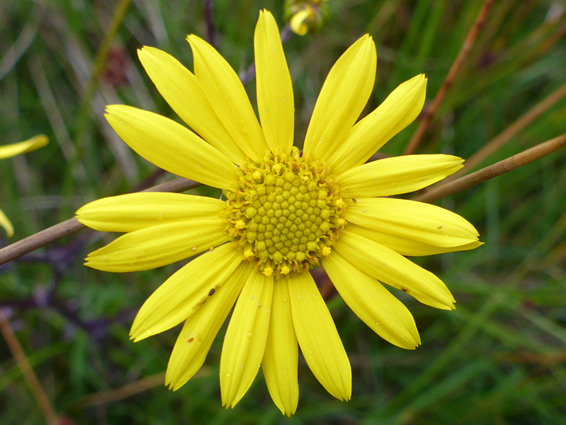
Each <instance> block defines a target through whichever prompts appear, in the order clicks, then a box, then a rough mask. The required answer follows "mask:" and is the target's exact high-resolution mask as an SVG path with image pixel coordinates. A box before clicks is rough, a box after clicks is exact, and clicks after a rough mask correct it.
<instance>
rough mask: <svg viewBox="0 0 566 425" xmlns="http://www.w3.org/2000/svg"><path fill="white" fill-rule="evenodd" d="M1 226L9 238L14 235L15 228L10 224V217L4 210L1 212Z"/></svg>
mask: <svg viewBox="0 0 566 425" xmlns="http://www.w3.org/2000/svg"><path fill="white" fill-rule="evenodd" d="M0 226H1V227H3V228H4V230H5V231H6V235H7V236H8V237H9V238H11V237H12V236H13V235H14V226H12V223H10V220H8V217H6V214H4V212H3V211H2V210H0Z"/></svg>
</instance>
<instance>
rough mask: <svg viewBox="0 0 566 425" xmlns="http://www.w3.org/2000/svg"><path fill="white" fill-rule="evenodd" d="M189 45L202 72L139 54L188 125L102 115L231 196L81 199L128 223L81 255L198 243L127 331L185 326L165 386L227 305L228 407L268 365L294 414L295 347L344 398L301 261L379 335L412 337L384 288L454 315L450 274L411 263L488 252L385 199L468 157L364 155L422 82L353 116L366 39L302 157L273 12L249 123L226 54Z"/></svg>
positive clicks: (363, 93) (365, 95)
mask: <svg viewBox="0 0 566 425" xmlns="http://www.w3.org/2000/svg"><path fill="white" fill-rule="evenodd" d="M188 42H189V44H190V46H191V48H192V51H193V56H194V74H193V73H192V72H190V71H189V70H188V69H186V68H185V67H184V66H182V65H181V64H180V63H179V62H178V61H177V60H175V59H174V58H173V57H171V56H170V55H168V54H167V53H165V52H163V51H161V50H158V49H155V48H151V47H144V48H142V49H141V50H140V51H139V57H140V60H141V62H142V64H143V66H144V68H145V69H146V71H147V73H148V74H149V76H150V78H151V79H152V81H153V82H154V83H155V85H156V87H157V89H158V90H159V92H160V93H161V94H162V95H163V97H164V98H165V100H167V102H168V103H169V105H171V107H172V108H173V109H174V110H175V111H176V112H177V114H178V115H179V116H180V117H181V118H182V119H183V120H184V121H185V123H186V124H187V125H188V126H189V127H191V128H192V130H193V131H194V132H193V131H191V130H189V129H187V128H186V127H184V126H182V125H180V124H177V123H176V122H174V121H172V120H170V119H167V118H165V117H162V116H160V115H157V114H154V113H151V112H147V111H142V110H139V109H136V108H132V107H129V106H122V105H113V106H109V107H108V109H107V115H106V117H107V119H108V122H109V123H110V124H111V125H112V127H113V128H114V129H115V130H116V132H117V133H118V134H119V135H120V136H121V137H122V139H123V140H124V141H125V142H126V143H127V144H128V145H129V146H130V147H131V148H132V149H134V150H135V151H136V152H138V153H139V154H140V155H142V156H143V157H144V158H146V159H148V160H149V161H151V162H153V163H154V164H156V165H158V166H159V167H161V168H164V169H165V170H168V171H170V172H172V173H174V174H177V175H179V176H182V177H187V178H190V179H193V180H197V181H199V182H202V183H204V184H207V185H210V186H213V187H217V188H220V189H222V190H223V193H224V196H225V200H218V199H212V198H209V197H201V196H193V195H183V194H173V193H136V194H129V195H122V196H117V197H112V198H106V199H101V200H98V201H95V202H92V203H90V204H87V205H86V206H84V207H82V208H81V209H79V210H78V212H77V218H78V219H79V220H80V221H81V222H82V223H83V224H85V225H87V226H89V227H92V228H94V229H97V230H100V231H116V232H125V233H126V234H125V235H123V236H121V237H119V238H118V239H116V240H115V241H114V242H112V243H110V244H109V245H107V246H105V247H103V248H101V249H99V250H97V251H95V252H92V253H90V254H89V255H88V257H87V259H86V264H87V265H88V266H90V267H93V268H96V269H100V270H107V271H115V272H126V271H134V270H146V269H151V268H155V267H159V266H162V265H165V264H170V263H173V262H175V261H179V260H181V259H184V258H188V257H192V256H196V255H197V254H200V253H203V254H202V255H200V256H196V257H195V258H193V259H192V261H190V262H189V263H188V264H187V265H185V266H184V267H182V268H181V269H180V270H179V271H177V272H176V273H175V274H173V275H172V276H171V277H170V278H169V279H167V280H166V281H165V282H164V283H163V284H162V285H161V286H160V287H159V288H158V289H157V290H156V291H155V292H154V293H153V294H152V295H151V296H150V297H149V298H148V300H147V301H146V302H145V303H144V305H143V306H142V307H141V309H140V311H139V313H138V315H137V316H136V319H135V320H134V324H133V326H132V329H131V337H132V338H133V339H134V341H139V340H141V339H144V338H147V337H149V336H152V335H155V334H157V333H160V332H163V331H165V330H168V329H170V328H172V327H173V326H176V325H178V324H179V323H181V322H184V326H183V328H182V330H181V332H180V334H179V337H178V339H177V342H176V344H175V347H174V348H173V352H172V354H171V358H170V360H169V364H168V367H167V374H166V383H167V384H168V385H169V386H170V387H171V388H172V389H174V390H176V389H178V388H179V387H181V386H182V385H184V384H185V383H186V382H187V381H188V380H189V379H190V378H191V377H192V376H193V375H194V374H195V373H196V372H197V371H198V369H199V368H200V367H201V366H202V364H203V363H204V361H205V357H206V355H207V352H208V350H209V348H210V346H211V344H212V341H213V339H214V338H215V336H216V334H217V333H218V331H219V329H220V327H221V326H222V323H223V322H224V321H225V319H226V317H227V316H228V314H229V312H230V311H231V309H232V307H233V306H234V305H235V307H234V311H233V314H232V317H231V319H230V323H229V325H228V329H227V331H226V336H225V338H224V344H223V348H222V355H221V361H220V386H221V394H222V402H223V405H225V406H230V407H234V406H235V405H236V404H237V403H238V401H239V400H240V399H241V398H242V397H243V396H244V394H245V393H246V391H247V390H248V388H249V387H250V385H251V384H252V382H253V380H254V379H255V376H256V375H257V373H258V371H259V368H260V366H261V367H262V369H263V373H264V376H265V379H266V382H267V386H268V389H269V392H270V394H271V397H272V398H273V401H274V402H275V404H276V405H277V407H278V408H279V409H280V410H281V412H282V413H284V414H287V415H291V414H292V413H294V412H295V410H296V407H297V402H298V394H299V390H298V382H297V368H298V348H299V347H300V349H301V352H302V353H303V356H304V358H305V360H306V362H307V364H308V366H309V368H310V369H311V371H312V372H313V374H314V375H315V376H316V378H317V379H318V380H319V381H320V383H321V384H322V385H323V386H324V387H325V388H326V389H327V390H328V392H330V394H332V395H333V396H334V397H336V398H338V399H341V400H349V399H350V397H351V385H352V382H351V381H352V376H351V368H350V363H349V360H348V357H347V355H346V352H345V350H344V347H343V345H342V342H341V340H340V337H339V335H338V332H337V330H336V327H335V325H334V322H333V320H332V317H331V315H330V313H329V311H328V309H327V307H326V305H325V303H324V300H323V299H322V296H321V295H320V292H319V291H318V288H317V286H316V284H315V282H314V280H313V278H312V277H311V274H310V273H309V270H310V269H312V268H314V267H317V266H320V265H322V266H323V267H324V268H325V270H326V272H327V273H328V275H329V276H330V279H331V280H332V282H333V283H334V285H335V287H336V289H337V290H338V292H339V294H340V295H341V296H342V298H343V299H344V300H345V302H346V303H347V304H348V305H349V306H350V307H351V309H352V310H353V311H354V312H355V313H356V314H357V315H358V316H359V317H360V318H361V319H362V320H363V321H364V322H365V323H366V324H367V325H368V326H369V327H370V328H371V329H373V330H374V331H375V332H376V333H378V334H379V335H380V336H382V337H383V338H384V339H386V340H387V341H389V342H391V343H392V344H395V345H397V346H399V347H402V348H406V349H414V348H415V347H416V346H417V345H419V344H420V339H419V334H418V331H417V328H416V325H415V322H414V320H413V318H412V316H411V313H410V312H409V311H408V309H407V308H406V307H405V306H404V305H403V304H402V303H401V302H400V301H399V300H398V299H397V298H396V297H395V296H394V295H393V294H392V293H391V292H389V290H388V289H386V288H385V286H383V285H382V283H380V282H383V283H385V284H387V285H389V286H391V287H393V288H396V289H399V290H401V291H404V292H406V293H408V294H409V295H412V296H413V297H415V298H416V299H417V300H419V301H420V302H422V303H424V304H427V305H430V306H433V307H436V308H441V309H452V308H453V303H454V298H453V297H452V295H451V294H450V291H449V290H448V289H447V288H446V286H445V285H444V283H442V281H441V280H440V279H438V278H437V277H436V276H435V275H433V274H432V273H430V272H428V271H426V270H424V269H423V268H421V267H419V266H417V265H416V264H414V263H413V262H411V261H410V260H408V259H407V258H406V257H405V256H419V255H430V254H437V253H442V252H449V251H457V250H463V249H472V248H475V247H477V246H479V245H480V243H479V242H478V234H477V231H476V230H475V229H474V227H473V226H472V225H471V224H470V223H468V222H467V221H466V220H464V219H463V218H462V217H460V216H458V215H456V214H454V213H452V212H449V211H447V210H444V209H442V208H439V207H436V206H433V205H427V204H422V203H419V202H415V201H410V200H402V199H393V198H388V196H390V195H397V194H402V193H408V192H412V191H415V190H419V189H421V188H423V187H426V186H428V185H430V184H432V183H434V182H437V181H439V180H441V179H443V178H444V177H446V176H448V175H450V174H452V173H454V172H455V171H457V170H458V169H460V168H461V166H462V162H463V161H462V160H461V159H460V158H457V157H453V156H448V155H412V156H404V157H399V158H387V159H380V160H378V161H374V162H370V163H366V161H367V160H368V159H369V158H370V157H371V155H372V154H373V153H374V152H375V151H377V150H378V149H379V148H380V147H381V146H383V145H384V144H385V143H386V142H387V141H388V140H389V139H391V138H392V137H393V136H394V135H395V134H396V133H398V132H399V131H401V130H402V129H403V128H405V127H406V126H407V125H409V124H410V123H411V122H412V121H413V120H414V119H415V118H416V117H417V115H418V114H419V113H420V111H421V109H422V106H423V103H424V99H425V88H426V78H425V77H424V76H423V75H418V76H416V77H414V78H412V79H411V80H409V81H407V82H405V83H403V84H401V85H400V86H399V87H398V88H397V89H396V90H395V91H394V92H393V93H391V95H389V97H387V99H385V101H384V102H383V103H382V104H381V105H380V106H379V107H378V108H377V109H375V110H374V111H373V112H371V113H370V114H369V115H367V116H366V117H365V118H363V119H362V120H360V121H358V118H359V115H360V113H361V112H362V110H363V108H364V107H365V105H366V102H367V101H368V99H369V96H370V94H371V92H372V89H373V83H374V79H375V71H376V52H375V46H374V43H373V41H372V39H371V37H369V36H367V35H366V36H364V37H361V38H360V39H359V40H358V41H356V42H355V43H354V44H353V45H352V46H351V47H350V48H349V49H348V50H347V51H346V52H345V53H344V54H343V55H342V56H341V57H340V58H339V59H338V61H337V62H336V64H335V65H334V66H333V68H332V69H331V71H330V73H329V74H328V77H327V78H326V81H325V83H324V86H323V87H322V90H321V93H320V95H319V98H318V100H317V102H316V106H315V108H314V111H313V114H312V118H311V122H310V125H309V127H308V131H307V134H306V138H305V142H304V148H303V151H302V152H300V151H299V150H298V149H297V148H295V147H293V133H294V120H293V116H294V105H293V104H294V102H293V90H292V86H291V77H290V74H289V70H288V67H287V63H286V60H285V56H284V54H283V48H282V45H281V42H280V38H279V32H278V29H277V25H276V23H275V20H274V18H273V16H272V15H271V14H270V13H269V12H267V11H263V12H261V13H260V17H259V20H258V23H257V26H256V30H255V37H254V48H255V65H256V73H257V77H256V84H257V104H258V111H259V119H260V120H259V122H258V120H257V118H256V116H255V113H254V111H253V108H252V105H251V104H250V101H249V99H248V97H247V95H246V93H245V90H244V88H243V86H242V84H241V82H240V80H239V79H238V77H237V75H236V73H235V72H234V71H233V69H232V68H231V67H230V66H229V65H228V63H227V62H226V61H225V60H224V59H223V58H222V57H221V56H220V54H219V53H218V52H217V51H216V50H215V49H214V48H213V47H212V46H210V45H209V44H208V43H206V42H205V41H204V40H202V39H200V38H198V37H197V36H194V35H191V36H189V37H188ZM356 121H358V122H356Z"/></svg>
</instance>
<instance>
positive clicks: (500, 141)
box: [444, 84, 566, 182]
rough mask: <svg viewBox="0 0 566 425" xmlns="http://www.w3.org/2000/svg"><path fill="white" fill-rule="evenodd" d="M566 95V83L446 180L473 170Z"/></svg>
mask: <svg viewBox="0 0 566 425" xmlns="http://www.w3.org/2000/svg"><path fill="white" fill-rule="evenodd" d="M564 96H566V84H564V85H562V86H560V87H558V89H556V90H555V91H553V92H552V93H551V94H550V95H548V96H547V97H545V98H544V99H543V100H542V101H540V102H539V103H538V104H536V105H535V106H534V107H533V108H531V109H530V110H529V111H528V112H527V113H525V114H524V115H522V116H521V117H520V118H519V119H518V120H517V121H515V122H514V123H513V124H511V125H510V126H509V127H507V128H506V129H505V130H504V131H503V132H501V133H500V134H498V135H497V136H496V137H495V138H493V139H492V140H490V141H489V142H488V143H487V144H486V145H485V146H484V147H483V148H481V149H480V150H479V151H477V152H476V153H475V154H474V155H472V156H471V157H470V158H469V159H467V160H466V162H465V163H464V167H463V168H462V169H461V170H460V171H458V172H457V173H456V174H454V175H452V176H450V177H449V178H448V179H447V180H445V181H444V182H446V181H450V180H454V178H455V177H457V176H459V175H462V174H464V173H465V172H466V171H469V170H471V169H472V168H474V167H475V166H476V165H478V164H479V163H480V162H482V161H483V160H484V159H486V158H487V157H488V156H490V155H491V154H492V153H493V152H495V151H496V150H497V149H499V148H500V147H501V146H503V145H504V144H505V143H506V142H508V141H509V140H510V139H511V138H512V137H513V136H515V135H516V134H517V133H519V132H520V131H521V130H522V129H524V128H525V127H526V126H527V125H529V124H530V123H532V122H533V121H535V120H536V119H537V118H538V117H539V116H541V115H542V114H543V113H544V112H546V111H547V110H548V109H549V108H551V107H552V106H553V105H554V104H555V103H556V102H558V101H559V100H560V99H562V98H563V97H564Z"/></svg>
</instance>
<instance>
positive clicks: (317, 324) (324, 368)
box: [289, 272, 352, 401]
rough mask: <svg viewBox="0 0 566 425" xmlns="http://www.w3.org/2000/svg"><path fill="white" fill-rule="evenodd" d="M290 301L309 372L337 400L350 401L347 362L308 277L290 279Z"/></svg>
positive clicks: (319, 296) (318, 293) (350, 370)
mask: <svg viewBox="0 0 566 425" xmlns="http://www.w3.org/2000/svg"><path fill="white" fill-rule="evenodd" d="M289 300H290V302H291V311H292V313H293V326H294V327H295V333H296V334H297V340H298V341H299V346H300V347H301V352H302V353H303V356H304V357H305V360H306V362H307V364H308V365H309V368H310V370H311V371H312V373H313V374H314V376H316V379H318V381H319V382H320V383H321V384H322V386H323V387H324V388H326V391H328V392H329V393H330V394H332V395H333V396H334V397H336V398H337V399H339V400H345V401H347V400H350V397H351V395H352V369H351V368H350V361H349V360H348V355H347V354H346V351H345V350H344V346H343V345H342V341H341V340H340V336H339V335H338V331H337V330H336V326H335V325H334V321H333V320H332V316H331V315H330V312H329V311H328V308H327V307H326V304H325V303H324V300H323V299H322V296H321V295H320V292H319V291H318V288H317V286H316V283H314V280H313V278H312V277H311V275H310V273H306V272H305V273H301V274H300V275H298V276H296V277H294V278H290V279H289Z"/></svg>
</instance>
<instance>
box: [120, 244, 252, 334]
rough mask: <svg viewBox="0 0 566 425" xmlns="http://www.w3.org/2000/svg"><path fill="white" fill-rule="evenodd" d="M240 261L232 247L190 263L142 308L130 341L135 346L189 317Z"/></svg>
mask: <svg viewBox="0 0 566 425" xmlns="http://www.w3.org/2000/svg"><path fill="white" fill-rule="evenodd" d="M241 261H242V255H241V253H240V252H239V250H238V249H236V248H235V247H234V246H233V245H232V244H225V245H222V246H219V247H218V248H215V249H214V250H212V251H210V252H207V253H205V254H203V255H201V256H200V257H197V258H195V259H194V260H192V261H191V262H190V263H188V264H187V265H186V266H184V267H182V268H181V269H180V270H179V271H177V272H176V273H175V274H173V275H172V276H171V277H170V278H169V279H167V280H166V281H165V282H164V283H163V284H162V285H161V286H160V287H159V288H157V290H156V291H155V292H154V293H153V294H151V296H150V297H149V298H148V299H147V300H146V302H145V303H144V304H143V305H142V306H141V308H140V311H139V312H138V314H137V316H136V318H135V319H134V323H133V325H132V329H131V331H130V337H131V338H132V339H133V340H134V341H135V342H137V341H140V340H142V339H144V338H148V337H150V336H153V335H156V334H158V333H160V332H163V331H166V330H167V329H170V328H172V327H173V326H176V325H178V324H179V323H181V322H182V321H183V320H186V319H187V318H189V317H191V315H192V314H193V313H195V312H196V311H198V310H199V309H200V308H201V307H202V306H203V305H204V304H205V303H206V302H207V301H208V300H209V299H210V297H211V296H213V295H214V293H215V291H218V290H219V289H220V288H221V287H222V286H223V285H224V283H225V282H226V281H227V280H228V278H229V277H230V275H231V274H232V273H233V272H234V270H235V269H236V267H238V265H239V264H240V262H241Z"/></svg>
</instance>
